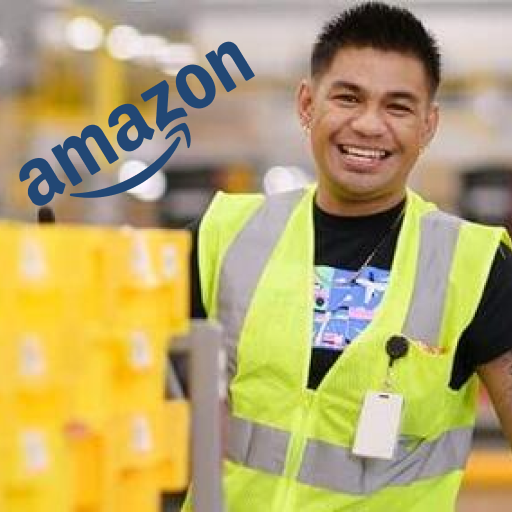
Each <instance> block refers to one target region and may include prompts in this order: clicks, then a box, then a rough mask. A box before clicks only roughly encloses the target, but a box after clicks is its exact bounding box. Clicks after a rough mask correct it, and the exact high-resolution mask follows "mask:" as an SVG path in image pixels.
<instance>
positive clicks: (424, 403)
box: [391, 340, 453, 438]
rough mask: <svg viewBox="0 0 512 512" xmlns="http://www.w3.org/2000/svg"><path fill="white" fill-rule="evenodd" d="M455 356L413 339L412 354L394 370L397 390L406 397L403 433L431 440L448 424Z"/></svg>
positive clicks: (394, 383)
mask: <svg viewBox="0 0 512 512" xmlns="http://www.w3.org/2000/svg"><path fill="white" fill-rule="evenodd" d="M452 364H453V354H452V353H450V352H444V351H442V350H441V349H439V350H438V349H437V348H436V347H434V349H432V348H430V347H426V346H425V345H424V344H422V343H421V342H419V341H415V340H410V343H409V351H408V353H407V355H406V356H405V357H404V358H402V359H401V360H398V361H395V363H394V364H393V367H392V369H391V382H392V386H393V391H394V392H396V393H399V394H401V395H403V397H404V410H403V413H402V428H401V432H402V434H403V435H405V436H412V437H415V438H430V437H432V436H435V435H436V434H437V433H439V432H440V431H442V430H443V426H444V425H445V424H446V415H447V411H446V410H445V409H446V405H447V401H448V395H449V394H450V387H449V382H450V376H451V370H452Z"/></svg>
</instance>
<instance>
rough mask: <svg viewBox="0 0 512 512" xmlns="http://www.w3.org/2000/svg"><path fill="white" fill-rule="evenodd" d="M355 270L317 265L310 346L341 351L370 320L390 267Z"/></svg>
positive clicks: (382, 292)
mask: <svg viewBox="0 0 512 512" xmlns="http://www.w3.org/2000/svg"><path fill="white" fill-rule="evenodd" d="M353 276H354V271H347V270H343V269H339V268H333V267H326V266H316V267H315V286H314V294H315V295H314V308H315V309H314V323H313V347H314V348H323V349H328V350H336V351H343V349H344V348H345V347H346V346H347V345H349V344H350V342H352V341H353V340H354V338H355V337H356V336H357V335H358V334H359V333H360V332H362V331H363V330H364V329H365V327H366V326H367V325H368V324H369V323H370V321H371V320H372V318H373V316H374V314H375V311H376V309H377V307H378V306H379V304H380V302H381V300H382V297H383V296H384V292H385V290H386V287H387V285H388V282H389V270H382V269H379V268H376V267H366V268H365V269H364V270H363V271H362V272H361V275H360V276H359V277H358V278H357V280H356V282H355V283H351V282H350V279H351V278H352V277H353Z"/></svg>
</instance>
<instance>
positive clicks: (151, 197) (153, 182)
mask: <svg viewBox="0 0 512 512" xmlns="http://www.w3.org/2000/svg"><path fill="white" fill-rule="evenodd" d="M147 166H148V164H146V163H145V162H142V161H141V160H127V161H126V162H125V163H124V164H122V165H121V168H120V169H119V182H121V181H126V180H127V179H130V178H132V177H133V176H136V175H137V174H139V173H140V172H142V171H143V170H144V169H146V167H147ZM165 187H166V180H165V176H164V175H163V173H162V171H158V172H157V173H155V174H154V175H153V176H151V178H149V179H148V180H146V181H145V182H144V183H141V184H140V185H138V186H137V187H134V188H132V189H130V190H128V193H129V194H131V195H133V196H135V197H136V198H137V199H139V200H141V201H157V200H158V199H160V198H161V197H163V196H164V194H165Z"/></svg>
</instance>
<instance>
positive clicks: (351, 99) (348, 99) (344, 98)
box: [333, 93, 359, 105]
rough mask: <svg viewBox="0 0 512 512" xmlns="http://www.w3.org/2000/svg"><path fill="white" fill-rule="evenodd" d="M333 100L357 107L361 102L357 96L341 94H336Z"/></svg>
mask: <svg viewBox="0 0 512 512" xmlns="http://www.w3.org/2000/svg"><path fill="white" fill-rule="evenodd" d="M333 98H334V99H335V100H336V101H337V102H338V103H342V104H344V105H355V104H357V103H358V102H359V99H358V97H357V96H356V95H355V94H348V93H341V94H336V95H334V96H333Z"/></svg>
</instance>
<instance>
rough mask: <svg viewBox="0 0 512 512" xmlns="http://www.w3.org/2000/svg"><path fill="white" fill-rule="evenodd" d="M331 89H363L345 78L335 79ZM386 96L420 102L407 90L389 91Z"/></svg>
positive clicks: (359, 92) (415, 102)
mask: <svg viewBox="0 0 512 512" xmlns="http://www.w3.org/2000/svg"><path fill="white" fill-rule="evenodd" d="M330 89H331V90H333V89H348V90H349V91H352V92H355V93H358V94H361V93H364V92H365V91H364V89H363V88H362V87H360V86H359V85H357V84H354V83H352V82H347V81H345V80H335V81H334V82H333V83H332V84H331V87H330ZM386 96H389V97H391V98H393V99H395V100H406V101H410V102H411V103H414V104H415V105H417V104H418V103H419V102H420V99H419V98H418V97H417V96H416V95H415V94H413V93H412V92H409V91H389V92H387V93H386Z"/></svg>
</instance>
